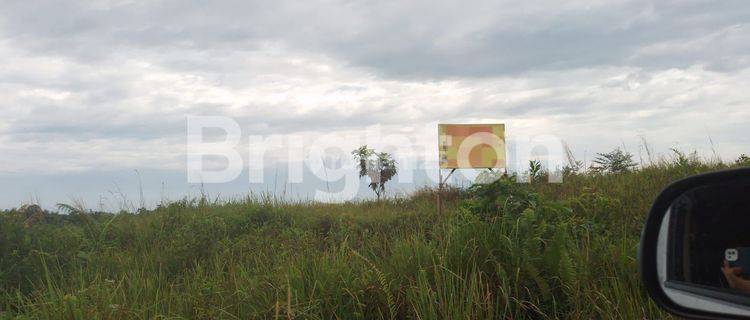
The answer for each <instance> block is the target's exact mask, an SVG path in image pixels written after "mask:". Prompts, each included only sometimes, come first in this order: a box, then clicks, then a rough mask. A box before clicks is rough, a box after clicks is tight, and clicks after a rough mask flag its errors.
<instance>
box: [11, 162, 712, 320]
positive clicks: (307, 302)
mask: <svg viewBox="0 0 750 320" xmlns="http://www.w3.org/2000/svg"><path fill="white" fill-rule="evenodd" d="M724 167H725V166H724V165H722V164H714V165H709V164H704V163H677V162H676V163H661V164H658V165H653V166H650V167H647V168H644V169H641V170H638V171H635V172H631V173H622V174H609V175H598V174H597V175H571V176H568V177H566V180H565V183H563V184H546V183H534V184H516V183H512V182H510V181H506V180H501V181H499V182H496V183H493V184H491V185H486V186H478V187H473V188H470V189H469V190H451V192H450V194H449V195H448V196H447V197H446V198H447V200H446V210H445V215H444V216H437V215H436V209H435V201H434V194H433V193H432V191H430V190H423V191H420V192H417V193H416V194H414V195H413V196H411V197H410V198H406V199H390V200H384V201H380V202H374V201H363V202H353V203H345V204H321V203H288V202H283V201H275V200H274V199H273V198H270V197H265V198H264V197H261V198H246V199H238V200H232V201H222V202H218V201H217V202H209V201H207V200H206V199H198V200H183V201H178V202H174V203H171V204H168V205H165V206H162V207H159V208H157V209H155V210H152V211H141V212H139V213H120V214H116V215H113V214H104V213H99V214H93V213H90V212H85V211H81V210H71V211H72V212H71V213H70V214H51V215H48V216H47V217H46V219H45V221H44V222H42V223H38V224H35V225H33V226H32V227H30V228H24V226H23V219H21V218H20V217H19V216H18V214H17V213H16V212H14V211H6V212H3V213H1V214H0V232H2V233H0V318H19V319H37V318H41V319H125V318H134V319H188V318H190V319H192V318H198V319H250V318H258V319H277V318H278V319H358V318H365V319H373V318H375V319H381V318H385V319H390V318H398V319H492V318H494V319H556V318H563V319H604V318H621V319H636V318H638V319H640V318H648V319H664V318H669V316H668V315H666V314H664V313H663V312H662V311H660V310H659V309H658V308H657V307H656V306H655V305H654V304H653V303H652V302H650V301H649V299H648V298H647V297H646V295H645V292H644V290H643V288H642V286H641V285H640V281H639V277H638V274H637V268H636V249H637V245H638V239H639V234H640V228H641V224H642V222H643V220H644V218H645V214H646V213H647V211H648V208H649V206H650V203H651V201H652V200H653V199H654V198H655V196H656V195H657V193H658V192H659V191H660V190H661V189H662V188H663V187H664V186H666V185H667V184H668V183H669V182H671V181H673V180H676V179H678V178H681V177H685V176H688V175H691V174H695V173H699V172H705V171H711V170H716V169H721V168H724ZM70 209H73V208H70Z"/></svg>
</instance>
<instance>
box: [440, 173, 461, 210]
mask: <svg viewBox="0 0 750 320" xmlns="http://www.w3.org/2000/svg"><path fill="white" fill-rule="evenodd" d="M454 172H456V168H453V169H451V172H450V173H448V175H447V176H445V180H443V169H440V168H438V179H439V180H440V182H439V183H438V193H437V209H438V215H439V216H443V198H442V195H443V185H445V183H446V182H448V179H450V177H451V175H452V174H453V173H454Z"/></svg>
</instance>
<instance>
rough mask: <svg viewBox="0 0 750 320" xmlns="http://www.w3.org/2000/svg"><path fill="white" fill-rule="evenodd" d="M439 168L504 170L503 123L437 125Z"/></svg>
mask: <svg viewBox="0 0 750 320" xmlns="http://www.w3.org/2000/svg"><path fill="white" fill-rule="evenodd" d="M438 139H439V143H438V148H439V149H440V150H439V152H440V168H441V169H485V168H505V161H506V157H505V125H504V124H438Z"/></svg>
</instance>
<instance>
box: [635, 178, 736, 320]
mask: <svg viewBox="0 0 750 320" xmlns="http://www.w3.org/2000/svg"><path fill="white" fill-rule="evenodd" d="M747 186H750V168H742V169H734V170H726V171H720V172H714V173H708V174H702V175H697V176H693V177H690V178H687V179H683V180H680V181H677V182H675V183H673V184H671V185H670V186H668V187H667V188H666V189H664V191H662V193H661V194H660V195H659V196H658V197H657V198H656V200H655V202H654V204H653V206H652V208H651V211H650V212H649V214H648V217H647V219H646V223H645V226H644V228H643V231H642V234H641V242H640V246H639V249H638V267H639V272H640V275H641V280H642V281H643V284H644V285H645V288H646V291H647V292H648V294H649V296H650V297H651V298H652V299H653V300H654V301H655V302H656V303H657V304H658V305H659V306H660V307H662V308H664V309H666V310H667V311H669V312H670V313H673V314H675V315H678V316H681V317H685V318H691V319H750V292H747V291H745V292H739V291H738V290H737V289H736V288H735V287H736V286H734V284H735V283H734V282H732V281H731V280H732V279H733V278H730V277H734V273H736V274H737V276H738V277H739V268H738V269H736V270H737V272H735V271H734V270H735V269H731V266H730V265H727V261H726V259H724V255H723V252H724V250H723V248H725V247H726V248H733V247H731V243H730V244H727V243H729V242H730V241H725V240H722V241H724V243H722V242H720V241H718V240H716V241H713V242H712V240H715V239H711V237H712V236H711V235H712V234H713V235H715V237H716V238H717V239H719V238H721V239H725V238H727V239H728V236H727V235H726V234H725V233H730V232H729V231H727V232H722V230H723V229H722V228H723V226H726V227H727V229H732V230H740V229H738V228H740V227H744V224H743V223H731V222H732V221H733V220H732V219H730V218H731V216H730V215H732V214H742V213H745V214H744V215H743V216H742V217H743V218H742V219H750V193H746V190H750V188H748V187H747ZM743 195H744V197H743ZM676 203H677V204H680V205H677V204H676ZM683 204H685V205H683ZM745 206H747V208H746V209H747V210H744V212H742V211H743V210H737V208H742V207H745ZM745 215H747V216H748V217H747V218H745V217H744V216H745ZM734 221H736V220H734ZM748 221H750V220H748ZM738 224H739V226H738ZM710 228H713V229H710ZM706 230H709V231H706ZM745 230H747V238H748V240H749V241H750V224H748V225H747V226H746V228H745ZM735 233H737V234H740V237H742V235H741V232H739V231H738V232H735ZM711 245H713V247H712V246H711ZM726 252H728V253H727V254H728V255H727V256H728V257H730V259H733V260H736V259H738V258H736V257H737V249H734V248H733V249H726ZM748 253H750V250H748ZM701 259H702V260H701ZM720 259H724V262H723V263H724V265H723V266H722V265H721V264H720V263H721V260H720ZM746 260H750V259H746ZM748 262H749V263H750V261H748ZM746 269H750V268H746ZM729 271H731V272H730V273H731V274H729V275H727V272H729ZM747 271H750V270H747ZM722 272H724V275H723V276H722ZM724 277H726V279H724ZM743 280H744V278H743ZM738 281H739V280H738ZM748 283H750V280H748Z"/></svg>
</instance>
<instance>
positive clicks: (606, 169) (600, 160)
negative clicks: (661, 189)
mask: <svg viewBox="0 0 750 320" xmlns="http://www.w3.org/2000/svg"><path fill="white" fill-rule="evenodd" d="M636 166H638V164H636V163H635V162H634V161H633V155H632V154H630V153H628V152H624V151H622V150H621V149H620V148H617V149H615V150H612V151H610V152H608V153H597V157H596V159H594V165H592V166H591V170H593V171H595V172H602V173H620V172H628V171H630V170H632V169H633V168H635V167H636Z"/></svg>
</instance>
